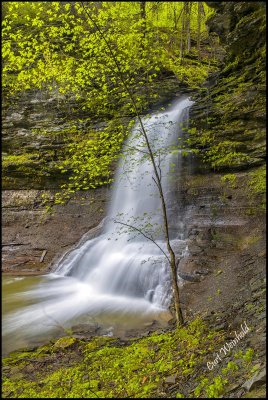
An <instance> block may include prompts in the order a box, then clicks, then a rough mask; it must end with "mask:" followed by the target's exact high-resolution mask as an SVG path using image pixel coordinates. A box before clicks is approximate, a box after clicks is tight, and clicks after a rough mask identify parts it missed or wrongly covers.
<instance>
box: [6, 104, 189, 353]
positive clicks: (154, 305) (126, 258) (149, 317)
mask: <svg viewBox="0 0 268 400" xmlns="http://www.w3.org/2000/svg"><path fill="white" fill-rule="evenodd" d="M192 103H193V102H192V101H191V100H190V99H189V98H187V97H182V98H180V99H179V100H176V101H175V102H173V104H172V105H171V106H170V107H169V108H167V109H166V110H165V111H163V112H159V113H155V114H153V115H152V116H150V117H144V118H143V124H144V127H145V130H146V133H147V135H148V138H149V142H150V145H151V147H152V150H153V152H154V153H155V160H156V164H157V168H158V170H159V173H160V174H161V180H162V186H163V191H164V193H165V196H166V204H167V209H168V219H169V221H170V235H171V243H172V246H173V248H174V250H175V252H176V254H177V255H181V254H183V253H185V252H187V247H186V241H185V239H186V238H185V227H184V223H183V220H184V218H183V217H184V216H183V215H179V213H176V212H174V207H173V206H174V202H176V198H175V197H177V201H178V199H179V193H178V192H177V193H176V196H175V195H174V192H175V190H174V187H175V185H177V186H178V182H179V179H181V175H182V171H183V168H182V167H183V163H184V164H185V161H184V159H185V157H183V155H182V150H178V149H179V148H180V147H179V143H180V140H182V137H183V129H182V126H187V119H188V111H189V107H190V106H191V104H192ZM186 160H187V157H186ZM153 177H154V171H153V166H152V163H151V162H150V161H149V160H148V151H147V147H146V144H145V142H144V138H143V136H142V135H141V129H140V126H139V124H138V123H136V125H134V127H133V128H132V134H131V135H130V137H129V139H128V141H127V143H126V144H125V150H124V155H123V156H122V159H121V162H120V165H119V167H118V171H117V176H116V180H115V184H114V187H113V189H112V190H113V196H112V201H111V204H110V208H109V210H108V214H107V218H106V220H105V223H104V227H103V229H102V233H101V234H100V235H99V236H97V237H95V238H94V239H91V240H86V241H85V242H84V243H83V244H81V245H79V246H77V247H76V248H75V249H73V250H72V251H71V252H69V253H68V254H67V255H66V256H65V257H63V258H62V260H61V261H60V262H59V263H58V265H57V266H56V267H55V269H54V272H53V273H51V274H48V275H43V276H39V277H20V278H18V277H17V278H14V277H13V278H12V277H7V278H5V279H4V281H3V311H4V318H3V345H4V349H3V352H4V353H5V352H8V351H10V350H13V349H16V348H19V347H22V346H24V345H29V344H35V343H39V342H40V341H42V340H46V339H47V338H49V337H52V336H55V335H56V333H59V332H60V331H62V330H63V329H67V328H68V327H72V326H74V325H75V324H80V325H81V324H88V325H95V326H96V324H97V325H99V326H102V327H105V329H106V334H108V335H113V334H119V333H120V332H121V331H124V330H126V329H130V328H137V327H141V326H144V325H145V324H147V325H148V324H149V323H151V322H152V321H154V320H158V321H160V322H162V323H163V324H165V323H166V321H167V320H168V319H169V317H170V315H169V312H168V306H169V304H170V300H171V296H172V292H171V284H170V271H169V266H168V263H167V259H166V256H165V254H164V253H167V250H166V245H165V240H164V234H163V224H162V217H161V202H160V197H159V193H158V188H157V185H156V183H155V181H154V179H153ZM70 229H71V227H70ZM148 237H150V238H152V239H153V240H149V239H148ZM61 333H62V332H61Z"/></svg>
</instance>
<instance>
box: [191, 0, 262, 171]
mask: <svg viewBox="0 0 268 400" xmlns="http://www.w3.org/2000/svg"><path fill="white" fill-rule="evenodd" d="M213 4H214V6H213V7H214V8H215V9H216V14H215V15H213V16H212V17H211V18H210V19H209V21H208V22H207V25H208V28H209V30H210V32H212V33H213V34H217V35H218V36H219V39H220V42H221V44H222V45H223V46H224V48H225V52H226V55H225V58H224V62H223V64H222V66H221V70H220V72H218V73H214V74H212V75H211V76H210V77H209V78H208V81H207V82H206V84H205V88H206V89H205V90H204V91H203V93H200V94H199V95H198V96H197V97H196V102H195V104H194V105H193V106H192V108H191V117H192V126H193V127H196V128H197V132H198V136H199V138H200V137H201V138H202V137H203V138H204V140H203V141H202V140H199V138H198V136H193V140H194V142H195V146H197V147H199V148H201V149H202V150H203V153H206V154H207V152H209V151H210V149H211V148H213V146H214V149H215V147H216V146H217V145H218V144H221V143H223V142H224V141H225V142H226V141H228V143H229V148H230V150H229V151H230V152H231V151H232V152H238V153H239V154H240V155H241V156H242V157H237V159H235V160H232V162H230V161H225V160H224V155H223V157H222V158H223V161H222V162H221V163H218V165H217V166H216V168H217V169H218V170H230V169H233V170H239V169H246V168H251V167H254V166H259V165H262V164H263V163H264V160H265V155H266V150H265V138H266V135H265V133H266V110H265V106H264V104H265V96H266V92H265V91H266V89H265V88H266V85H265V29H266V23H265V7H264V2H220V3H219V2H217V3H213ZM209 5H210V4H209ZM206 138H207V139H206ZM205 139H206V140H205ZM204 143H205V144H204ZM232 143H233V145H231V146H230V144H232ZM232 146H233V147H232ZM213 151H214V150H213ZM215 151H216V153H217V149H215ZM221 151H223V150H221ZM219 152H220V151H219ZM216 153H215V154H216ZM216 155H217V154H216ZM210 162H211V163H212V162H213V159H212V157H211V160H210Z"/></svg>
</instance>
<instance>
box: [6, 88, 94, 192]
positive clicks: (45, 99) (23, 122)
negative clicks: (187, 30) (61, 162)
mask: <svg viewBox="0 0 268 400" xmlns="http://www.w3.org/2000/svg"><path fill="white" fill-rule="evenodd" d="M85 118H86V116H85V114H84V113H83V112H82V111H81V109H79V104H78V103H77V102H74V101H70V100H68V102H67V99H65V98H64V97H63V96H59V95H58V94H55V93H54V94H53V93H52V94H48V93H46V92H41V91H37V92H34V91H31V92H24V93H22V94H21V95H20V96H19V97H18V98H14V99H12V100H11V99H9V100H5V99H4V102H3V110H2V128H3V130H2V151H3V186H4V188H7V189H22V188H33V189H42V188H53V187H54V188H55V187H59V185H60V183H62V181H63V179H64V178H65V179H66V176H65V177H64V176H63V175H62V174H60V173H59V171H58V170H57V169H56V168H55V162H56V161H57V159H58V158H59V157H61V156H62V154H63V151H64V148H65V146H66V143H65V140H64V131H68V129H70V128H71V127H72V125H76V126H77V125H78V120H79V119H82V120H83V119H85ZM9 156H15V158H14V160H12V159H11V160H10V159H9ZM16 157H17V158H16ZM6 160H10V161H8V162H5V161H6Z"/></svg>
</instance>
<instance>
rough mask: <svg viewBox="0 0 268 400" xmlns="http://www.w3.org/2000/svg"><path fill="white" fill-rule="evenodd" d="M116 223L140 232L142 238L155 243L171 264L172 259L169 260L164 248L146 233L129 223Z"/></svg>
mask: <svg viewBox="0 0 268 400" xmlns="http://www.w3.org/2000/svg"><path fill="white" fill-rule="evenodd" d="M114 223H115V224H119V225H124V226H127V227H128V228H131V229H133V230H135V231H137V232H139V233H140V234H141V235H142V236H144V237H145V238H146V239H148V240H150V241H151V242H153V243H154V244H155V245H156V246H157V247H158V248H159V250H160V251H161V252H162V253H163V254H164V256H165V257H166V259H167V260H168V263H169V264H170V259H169V258H168V256H167V254H166V253H165V252H164V250H163V249H162V247H160V246H159V244H157V243H156V241H155V240H154V239H153V238H151V237H150V236H147V235H146V234H145V233H144V232H142V230H141V229H139V228H137V227H136V226H133V225H130V224H127V223H125V222H120V221H116V220H114Z"/></svg>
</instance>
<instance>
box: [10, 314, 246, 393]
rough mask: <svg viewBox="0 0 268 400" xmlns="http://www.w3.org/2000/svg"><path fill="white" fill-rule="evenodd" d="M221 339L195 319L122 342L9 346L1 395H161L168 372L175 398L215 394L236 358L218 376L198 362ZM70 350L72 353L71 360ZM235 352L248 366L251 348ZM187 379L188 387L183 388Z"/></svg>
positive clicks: (210, 353)
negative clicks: (13, 348) (25, 348)
mask: <svg viewBox="0 0 268 400" xmlns="http://www.w3.org/2000/svg"><path fill="white" fill-rule="evenodd" d="M225 341H226V339H225V338H224V335H223V333H219V332H216V331H214V330H211V329H209V328H208V326H207V325H206V324H205V323H204V322H203V321H202V320H201V319H196V320H195V321H193V322H192V323H190V324H189V325H188V326H185V327H180V328H177V329H174V330H172V331H169V332H166V333H153V334H150V335H149V336H148V337H144V338H141V339H131V340H129V341H128V342H127V343H123V342H119V341H118V340H117V339H115V338H109V337H96V338H93V339H92V340H90V341H89V342H86V341H83V340H80V341H78V340H77V339H74V338H72V337H68V338H66V337H65V338H61V339H59V340H57V341H56V342H55V343H54V344H53V343H52V344H49V345H46V346H42V347H41V348H39V349H37V350H36V351H35V352H23V353H21V352H15V353H13V354H12V355H10V357H8V358H6V359H4V360H3V366H4V368H5V367H6V369H7V372H5V373H4V379H3V397H4V398H8V397H11V398H17V397H22V398H25V397H28V398H95V397H101V398H110V397H111V398H121V397H132V398H146V397H163V390H164V393H165V396H164V397H166V396H168V394H169V392H168V386H166V383H165V381H166V378H167V377H168V376H170V375H172V376H176V383H179V385H180V386H179V387H180V391H178V392H177V394H176V397H178V398H180V397H200V396H201V397H204V396H206V397H217V396H218V395H222V394H223V393H224V390H225V385H226V382H227V381H228V380H229V379H230V377H231V375H232V374H233V373H234V372H235V373H237V372H238V371H237V369H236V367H234V366H235V365H236V364H235V363H231V362H229V363H228V365H227V367H225V369H226V370H225V372H226V373H225V375H224V378H222V377H220V376H217V375H216V376H215V372H214V371H209V370H207V372H206V374H205V375H200V368H201V369H202V368H203V367H202V365H204V363H206V362H207V361H208V360H209V359H213V357H215V353H216V352H217V351H219V349H220V348H221V346H222V345H223V344H224V343H225ZM66 344H68V346H66ZM73 344H76V346H77V348H76V353H75V350H74V347H73ZM63 345H64V346H63ZM74 354H76V359H73V361H71V360H72V357H73V356H74ZM78 355H79V357H78ZM63 357H65V358H64V359H62V358H63ZM241 357H243V360H244V361H245V360H246V361H245V365H247V366H248V362H249V361H248V360H249V357H250V359H252V357H253V354H252V352H251V351H250V352H249V351H248V352H246V353H245V354H244V353H241V355H240V358H241ZM64 360H65V361H64ZM39 362H40V364H39ZM14 365H15V366H16V371H14V373H13V374H12V373H11V372H10V368H8V367H11V368H12V367H13V366H14ZM29 365H33V366H34V373H32V374H30V375H27V368H29ZM41 365H42V368H41ZM223 367H224V366H223ZM245 368H246V367H245ZM251 368H252V366H251ZM15 372H16V373H15ZM16 374H20V375H19V379H13V378H14V377H16V376H18V375H16ZM193 376H196V378H192V377H193ZM189 385H190V389H191V390H189V391H187V390H186V389H183V388H187V387H189ZM174 395H175V394H174Z"/></svg>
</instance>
